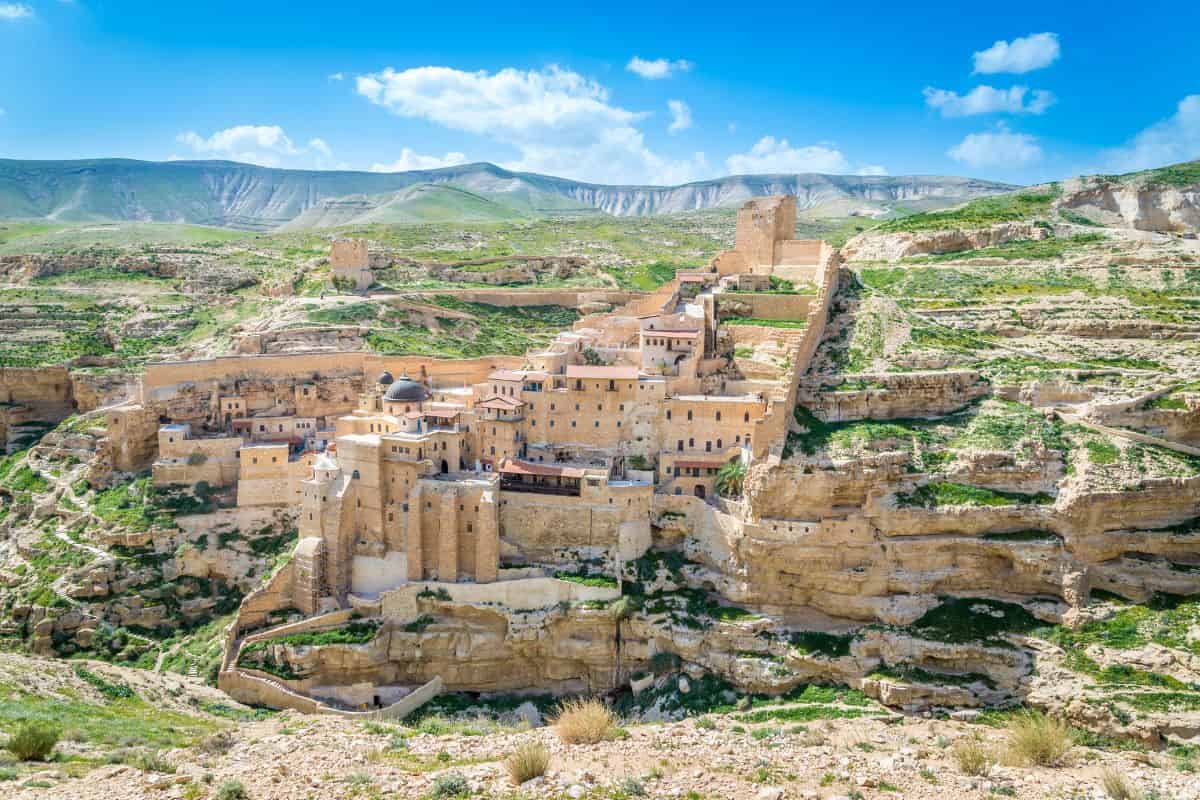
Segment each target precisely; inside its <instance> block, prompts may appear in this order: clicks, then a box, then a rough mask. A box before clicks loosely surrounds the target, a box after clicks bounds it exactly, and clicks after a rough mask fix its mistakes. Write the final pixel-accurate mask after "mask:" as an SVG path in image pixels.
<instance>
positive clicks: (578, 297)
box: [404, 289, 645, 308]
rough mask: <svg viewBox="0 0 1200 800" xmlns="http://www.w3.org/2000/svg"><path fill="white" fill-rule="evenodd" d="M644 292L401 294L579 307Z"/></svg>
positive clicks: (510, 304) (618, 300) (618, 301)
mask: <svg viewBox="0 0 1200 800" xmlns="http://www.w3.org/2000/svg"><path fill="white" fill-rule="evenodd" d="M644 294H645V293H644V292H628V291H620V290H615V289H438V290H436V291H428V292H405V293H404V296H405V297H412V296H416V297H427V296H436V295H450V296H451V297H456V298H458V299H459V300H462V301H464V302H467V303H486V304H488V305H490V306H501V307H503V308H513V307H521V306H563V307H564V308H579V307H580V306H586V305H590V304H592V303H603V304H606V305H622V304H624V303H628V302H630V301H631V300H635V299H637V298H639V297H642V296H644Z"/></svg>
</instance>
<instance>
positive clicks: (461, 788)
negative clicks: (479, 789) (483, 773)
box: [429, 771, 471, 800]
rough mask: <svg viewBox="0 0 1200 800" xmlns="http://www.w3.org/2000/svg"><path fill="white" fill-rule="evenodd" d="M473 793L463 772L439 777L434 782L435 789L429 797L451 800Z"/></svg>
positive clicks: (448, 773)
mask: <svg viewBox="0 0 1200 800" xmlns="http://www.w3.org/2000/svg"><path fill="white" fill-rule="evenodd" d="M470 791H471V786H470V784H468V783H467V778H466V776H465V775H463V774H462V773H461V772H457V771H455V772H447V773H445V774H444V775H439V776H437V778H435V779H434V781H433V789H431V790H430V792H429V796H430V797H433V798H435V800H450V798H454V797H466V796H467V794H468V793H470Z"/></svg>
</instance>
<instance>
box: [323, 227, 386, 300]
mask: <svg viewBox="0 0 1200 800" xmlns="http://www.w3.org/2000/svg"><path fill="white" fill-rule="evenodd" d="M329 266H330V269H331V270H332V272H333V280H334V285H337V284H339V283H341V282H343V281H344V282H346V283H348V284H350V285H352V286H353V287H354V289H355V291H359V292H362V291H366V290H367V289H369V288H370V286H371V284H372V283H374V282H375V275H374V273H372V272H371V256H370V251H369V248H368V244H367V240H366V239H349V240H343V241H336V242H334V243H333V244H332V245H331V246H330V248H329Z"/></svg>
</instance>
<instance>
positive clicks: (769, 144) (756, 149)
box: [725, 136, 887, 175]
mask: <svg viewBox="0 0 1200 800" xmlns="http://www.w3.org/2000/svg"><path fill="white" fill-rule="evenodd" d="M725 167H726V169H728V170H729V172H730V173H732V174H734V175H747V174H754V173H764V172H766V173H774V172H821V173H826V174H831V175H846V174H849V173H852V172H857V173H858V174H860V175H886V174H887V170H886V169H884V168H883V167H881V166H878V165H875V164H866V165H862V166H860V167H858V168H857V169H856V168H855V167H853V166H851V164H850V161H849V160H848V159H847V158H846V157H845V156H844V155H843V154H842V153H841V151H839V150H837V149H835V148H832V147H829V146H826V145H824V144H813V145H807V146H804V147H792V145H791V144H790V143H789V142H788V140H787V139H776V138H775V137H774V136H764V137H762V138H761V139H759V140H758V141H757V142H755V143H754V146H753V147H751V148H750V150H749V152H746V153H735V154H734V155H731V156H730V157H729V158H727V159H725Z"/></svg>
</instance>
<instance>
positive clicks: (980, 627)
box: [911, 597, 1043, 645]
mask: <svg viewBox="0 0 1200 800" xmlns="http://www.w3.org/2000/svg"><path fill="white" fill-rule="evenodd" d="M1042 626H1043V623H1042V622H1040V621H1039V620H1038V619H1037V618H1036V617H1034V616H1033V615H1032V614H1030V613H1029V612H1028V611H1026V610H1025V608H1024V607H1022V606H1019V605H1017V604H1015V603H1006V602H1003V601H1000V600H988V599H982V598H972V597H945V598H942V602H941V603H940V604H939V605H938V606H937V607H935V608H932V609H930V610H929V611H927V612H925V614H924V615H922V616H921V618H920V619H918V620H917V621H916V622H914V623H913V624H912V626H911V627H912V630H913V631H914V632H915V633H917V634H919V635H920V636H922V637H924V638H926V639H931V640H933V641H938V642H948V643H951V644H965V643H969V642H984V643H987V644H999V645H1005V644H1006V642H1005V641H1004V639H1003V636H1004V634H1006V633H1030V632H1033V631H1035V630H1037V629H1039V628H1041V627H1042Z"/></svg>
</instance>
